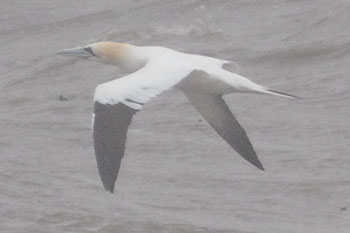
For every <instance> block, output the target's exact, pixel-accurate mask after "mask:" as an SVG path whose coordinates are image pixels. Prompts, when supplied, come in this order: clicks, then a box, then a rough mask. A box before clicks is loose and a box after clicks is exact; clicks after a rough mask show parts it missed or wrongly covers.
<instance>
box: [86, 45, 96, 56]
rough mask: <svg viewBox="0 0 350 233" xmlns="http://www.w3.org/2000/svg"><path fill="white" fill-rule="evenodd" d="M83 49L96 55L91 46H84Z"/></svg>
mask: <svg viewBox="0 0 350 233" xmlns="http://www.w3.org/2000/svg"><path fill="white" fill-rule="evenodd" d="M84 50H85V51H87V52H89V53H91V55H93V56H96V55H95V54H94V52H93V51H92V49H91V47H85V48H84Z"/></svg>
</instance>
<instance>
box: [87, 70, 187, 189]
mask: <svg viewBox="0 0 350 233" xmlns="http://www.w3.org/2000/svg"><path fill="white" fill-rule="evenodd" d="M164 70H165V69H163V70H162V67H158V66H152V65H151V64H147V65H146V66H145V67H144V68H142V69H141V70H139V71H136V72H135V73H132V74H130V75H127V76H125V77H123V78H120V79H116V80H113V81H110V82H106V83H103V84H100V85H99V86H98V87H97V88H96V90H95V95H94V100H95V103H94V115H93V139H94V148H95V155H96V161H97V166H98V170H99V173H100V177H101V180H102V183H103V186H104V187H105V189H106V190H107V191H110V192H111V193H113V191H114V184H115V181H116V179H117V176H118V172H119V168H120V163H121V160H122V158H123V156H124V149H125V142H126V136H127V131H128V127H129V125H130V123H131V119H132V116H133V115H134V114H135V113H136V112H137V111H138V110H139V109H140V108H141V107H142V105H143V104H145V103H147V102H148V101H149V100H150V99H151V98H153V97H155V96H157V95H159V94H160V93H161V92H163V91H165V90H167V89H169V88H171V87H172V86H174V85H176V84H177V83H178V82H179V81H181V80H182V79H183V78H184V77H186V76H187V74H188V73H190V71H186V70H181V71H175V70H171V69H166V70H170V71H164Z"/></svg>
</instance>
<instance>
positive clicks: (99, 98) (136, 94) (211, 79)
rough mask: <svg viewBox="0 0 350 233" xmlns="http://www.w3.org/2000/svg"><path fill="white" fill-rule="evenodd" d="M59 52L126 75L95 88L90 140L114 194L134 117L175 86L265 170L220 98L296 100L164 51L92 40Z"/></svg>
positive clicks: (202, 59) (203, 60) (204, 61)
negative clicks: (238, 95) (115, 68)
mask: <svg viewBox="0 0 350 233" xmlns="http://www.w3.org/2000/svg"><path fill="white" fill-rule="evenodd" d="M58 54H61V55H73V56H78V57H85V58H92V57H93V58H96V59H98V60H100V61H102V62H105V63H109V64H112V65H115V66H119V67H120V68H122V69H123V70H125V71H127V72H128V73H129V74H128V75H126V76H124V77H122V78H118V79H115V80H112V81H108V82H105V83H102V84H100V85H98V86H97V87H96V89H95V93H94V113H93V120H92V121H93V140H94V149H95V155H96V160H97V166H98V171H99V174H100V177H101V180H102V183H103V186H104V188H105V189H106V191H110V192H111V193H113V191H114V185H115V182H116V179H117V176H118V172H119V168H120V163H121V160H122V158H123V156H124V150H125V141H126V137H127V131H128V127H129V125H130V123H131V119H132V116H133V115H134V114H135V113H137V112H138V111H139V110H140V109H141V108H142V106H143V105H144V104H146V103H147V102H148V101H150V100H151V99H152V98H154V97H156V96H158V95H159V94H161V93H162V92H163V91H166V90H168V89H170V88H171V87H176V88H178V89H180V90H181V91H182V92H183V93H184V94H185V95H186V96H187V98H188V100H189V102H190V103H191V104H192V105H193V106H194V107H195V108H196V109H197V111H198V112H199V113H200V114H201V115H202V116H203V117H204V118H205V119H206V120H207V121H208V123H209V124H210V125H211V127H212V128H213V129H214V130H215V131H216V132H217V133H218V134H219V135H220V136H221V137H222V138H223V139H224V140H225V141H226V142H227V143H228V144H229V145H230V146H231V147H232V148H233V149H234V150H235V151H236V152H237V153H238V154H239V155H241V156H242V157H243V158H244V159H245V160H247V161H248V162H250V163H251V164H253V165H254V166H256V167H257V168H259V169H261V170H264V167H263V165H262V164H261V162H260V160H259V159H258V157H257V155H256V153H255V151H254V149H253V146H252V144H251V142H250V140H249V138H248V137H247V134H246V132H245V130H244V129H243V128H242V127H241V125H240V124H239V123H238V121H237V119H236V118H235V117H234V115H233V114H232V113H231V111H230V109H229V108H228V106H227V105H226V103H225V101H224V100H223V99H222V96H223V95H225V94H231V93H256V94H271V95H277V96H283V97H288V98H295V97H296V96H294V95H290V94H286V93H282V92H278V91H273V90H270V89H268V88H265V87H263V86H261V85H258V84H256V83H254V82H252V81H250V80H249V79H247V78H245V77H243V76H241V75H238V74H235V73H231V72H229V71H227V70H225V69H223V65H224V64H227V63H230V62H229V61H226V60H221V59H216V58H212V57H208V56H202V55H195V54H187V53H182V52H178V51H175V50H172V49H169V48H165V47H157V46H144V47H141V46H133V45H130V44H124V43H116V42H96V43H92V44H89V45H87V46H84V47H78V48H73V49H67V50H64V51H62V52H59V53H58Z"/></svg>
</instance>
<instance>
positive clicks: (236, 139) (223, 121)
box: [185, 91, 264, 170]
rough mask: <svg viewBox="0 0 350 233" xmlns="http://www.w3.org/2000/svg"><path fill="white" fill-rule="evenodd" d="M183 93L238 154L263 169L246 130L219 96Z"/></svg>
mask: <svg viewBox="0 0 350 233" xmlns="http://www.w3.org/2000/svg"><path fill="white" fill-rule="evenodd" d="M185 93H186V95H187V97H188V99H189V101H190V102H191V103H192V104H193V106H194V107H195V108H196V109H197V110H198V112H199V113H200V114H201V115H202V116H203V117H204V118H205V119H206V120H207V121H208V122H209V124H210V125H211V126H212V127H213V129H214V130H215V131H216V132H217V133H218V134H219V135H220V136H221V137H222V138H223V139H224V140H225V141H226V142H227V143H228V144H229V145H230V146H231V147H232V148H233V149H234V150H236V151H237V152H238V154H240V155H241V156H242V157H243V158H244V159H245V160H247V161H248V162H250V163H252V164H253V165H255V166H256V167H258V168H259V169H261V170H264V168H263V165H262V164H261V162H260V161H259V159H258V157H257V155H256V153H255V151H254V149H253V146H252V144H251V143H250V141H249V138H248V137H247V134H246V132H245V131H244V129H243V128H242V126H241V125H240V124H239V123H238V121H237V119H236V118H235V117H234V115H233V114H232V113H231V111H230V109H229V108H228V107H227V105H226V103H225V101H224V100H223V99H222V97H221V96H219V95H214V94H208V93H193V92H192V93H190V92H188V91H185Z"/></svg>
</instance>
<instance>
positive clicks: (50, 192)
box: [0, 0, 350, 233]
mask: <svg viewBox="0 0 350 233" xmlns="http://www.w3.org/2000/svg"><path fill="white" fill-rule="evenodd" d="M349 12H350V2H349V1H345V0H343V1H342V0H337V1H326V0H315V1H308V0H304V1H302V0H279V1H277V0H264V1H263V0H249V1H244V0H236V1H229V0H222V1H199V0H186V1H185V0H178V1H172V0H171V1H170V0H168V1H156V0H142V1H122V0H100V1H98V2H97V1H86V0H70V1H67V0H65V1H63V0H56V1H46V0H45V1H44V0H27V1H10V0H2V1H1V8H0V43H1V47H0V52H1V56H0V88H1V89H0V106H1V113H0V129H1V130H0V135H1V137H0V187H1V188H0V215H1V216H0V232H16V233H17V232H19V233H22V232H33V233H34V232H35V233H47V232H101V233H113V232H118V233H119V232H121V233H134V232H146V233H154V232H162V233H180V232H181V233H187V232H196V233H208V232H219V233H223V232H225V233H226V232H230V233H285V232H288V233H289V232H290V233H299V232H300V233H312V232H315V233H329V232H332V233H341V232H344V233H345V232H350V154H349V152H350V143H349V140H350V130H349V129H350V120H349V116H350V108H349V105H350V81H349V74H350V39H349V38H350V27H349V22H350V14H349ZM100 40H114V41H119V42H128V43H131V44H135V45H160V46H165V47H170V48H173V49H177V50H180V51H184V52H191V53H198V54H204V55H210V56H214V57H218V58H223V59H228V60H231V61H235V62H236V63H237V64H238V66H239V69H238V72H239V73H240V74H242V75H244V76H246V77H249V78H250V79H251V80H253V81H255V82H257V83H260V84H263V85H265V86H269V87H271V88H272V89H276V90H279V91H283V92H288V93H291V94H295V95H298V96H301V97H303V99H301V100H288V99H284V98H279V97H271V96H260V95H246V94H245V95H243V94H241V95H239V94H236V95H229V96H226V97H225V99H226V101H227V103H228V105H229V106H230V108H231V109H232V111H233V112H234V113H235V115H236V116H237V118H238V119H239V121H240V122H241V124H242V125H243V126H244V128H245V129H246V131H247V133H248V134H249V136H250V138H251V141H252V143H253V144H254V146H255V149H256V151H257V153H258V155H259V157H260V159H261V161H262V162H263V164H264V167H265V168H266V171H265V172H262V171H259V170H258V169H256V168H255V167H253V166H251V165H250V164H248V163H247V162H245V161H244V160H243V159H242V158H240V157H239V156H238V155H237V154H236V152H234V151H233V150H232V149H231V148H230V147H229V146H228V145H227V144H226V143H225V142H224V141H223V140H222V139H221V138H220V137H219V136H217V134H216V133H215V132H214V131H213V130H212V129H211V128H210V126H209V125H208V124H207V123H206V122H205V121H203V120H202V118H201V116H200V115H199V114H198V113H197V112H196V111H195V110H194V109H193V108H192V106H191V105H189V103H188V102H187V100H186V98H185V97H184V96H183V95H182V94H181V93H180V92H179V91H176V90H171V91H169V92H166V93H164V94H162V95H161V96H160V97H159V98H157V99H155V100H154V101H152V102H150V103H149V104H147V106H145V107H144V108H143V110H142V111H140V112H139V113H138V114H137V115H135V117H134V120H133V124H132V126H131V128H130V131H129V134H128V142H127V149H126V155H125V157H124V159H123V162H122V168H121V170H120V174H119V177H118V181H117V184H116V192H115V193H114V194H113V195H112V194H109V193H107V192H105V191H104V189H103V187H102V184H101V182H100V178H99V176H98V173H97V168H96V162H95V158H94V152H93V146H92V139H91V130H90V123H91V118H90V117H91V112H92V98H93V91H94V88H95V86H96V85H97V84H99V83H102V82H104V81H107V80H111V79H114V78H117V77H121V76H123V75H124V74H123V73H122V72H121V71H120V70H119V69H117V68H115V67H112V66H108V65H102V64H99V63H93V62H91V61H84V60H77V59H67V58H63V57H59V56H56V55H55V53H56V52H57V51H60V50H62V49H65V48H70V47H75V46H78V45H85V44H88V43H90V42H94V41H100ZM60 95H62V96H63V97H64V98H65V99H66V101H60V98H59V96H60Z"/></svg>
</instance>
